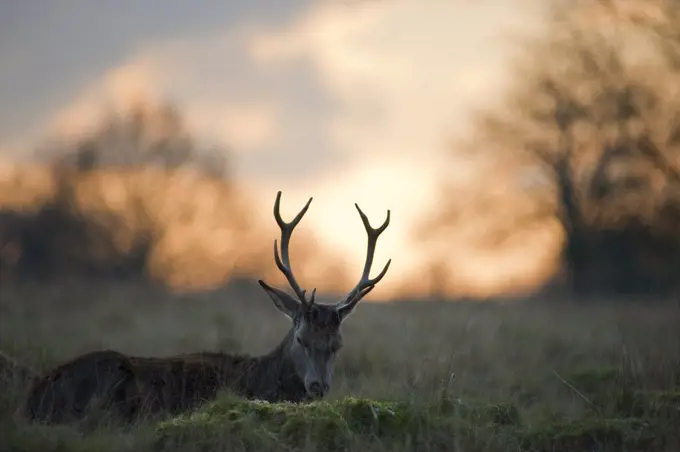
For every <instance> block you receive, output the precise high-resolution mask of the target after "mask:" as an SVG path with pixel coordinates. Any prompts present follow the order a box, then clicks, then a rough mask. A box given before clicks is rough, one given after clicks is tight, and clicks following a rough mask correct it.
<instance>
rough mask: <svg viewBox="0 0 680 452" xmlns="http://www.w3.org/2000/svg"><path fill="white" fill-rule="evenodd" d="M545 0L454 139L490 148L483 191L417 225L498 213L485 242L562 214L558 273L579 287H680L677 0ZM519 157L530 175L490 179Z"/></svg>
mask: <svg viewBox="0 0 680 452" xmlns="http://www.w3.org/2000/svg"><path fill="white" fill-rule="evenodd" d="M552 6H553V8H552V10H551V13H552V14H551V16H550V19H549V26H548V27H547V28H546V29H545V33H544V34H543V35H542V36H539V37H538V38H536V37H534V38H530V39H525V40H523V41H522V45H521V49H522V50H523V53H522V54H521V55H520V58H519V59H518V61H517V65H516V67H515V68H514V70H515V72H514V74H515V78H514V79H513V81H512V83H511V85H510V88H509V90H508V92H507V95H506V96H505V97H504V98H503V99H502V101H501V104H500V105H497V106H494V107H492V108H485V109H482V110H480V111H478V112H476V114H475V117H474V120H473V130H474V136H473V138H472V139H470V140H469V141H466V142H464V143H462V147H463V149H467V150H469V151H470V152H472V153H473V154H474V155H475V156H476V157H478V158H483V159H489V158H491V159H493V161H494V162H495V164H493V165H492V168H491V171H492V172H493V174H494V178H493V179H490V181H485V185H483V186H480V187H477V188H478V189H479V190H481V191H482V192H485V193H484V194H483V195H479V196H477V197H475V198H473V199H472V200H470V199H467V198H464V199H465V200H466V201H470V202H468V203H466V204H463V203H461V202H455V201H454V202H451V203H449V205H448V207H447V209H445V210H444V211H443V212H442V213H441V214H439V215H438V216H437V217H436V218H433V219H431V220H430V221H429V222H428V223H427V224H425V225H424V226H423V229H422V232H423V233H424V232H425V231H427V233H428V234H429V235H430V236H431V237H432V236H433V234H434V236H436V235H438V234H442V233H450V228H451V226H452V225H454V224H455V225H460V224H461V223H462V222H466V221H486V222H487V224H488V223H489V222H492V223H493V227H492V228H491V229H486V230H485V234H484V237H482V238H481V240H482V243H481V245H482V246H486V247H490V248H493V247H496V246H499V244H501V243H503V242H504V241H506V240H509V239H510V238H512V237H514V236H516V235H517V234H518V233H521V232H522V231H525V230H527V229H532V228H535V227H536V226H537V225H544V226H545V225H547V224H549V223H550V222H551V221H555V220H557V221H558V223H559V225H560V227H561V229H562V231H563V233H564V243H563V248H562V256H561V262H562V264H561V267H562V268H561V272H560V273H561V274H560V275H559V276H558V277H557V278H558V279H559V283H558V284H557V285H558V286H562V287H565V286H566V288H567V289H568V290H569V291H571V292H572V293H575V294H586V293H589V292H602V291H604V292H614V293H628V294H631V293H652V292H654V293H668V292H677V291H678V289H679V288H680V2H678V1H664V0H626V1H615V0H610V1H599V2H593V1H587V2H586V1H576V2H574V1H570V2H564V1H554V2H553V4H552ZM457 151H460V149H458V150H457ZM527 168H530V169H531V170H532V172H533V174H534V176H533V181H529V182H527V181H526V178H525V185H527V184H528V185H530V186H531V187H532V188H530V189H528V188H526V187H523V188H521V189H518V187H517V184H515V185H514V186H513V185H512V184H508V185H506V186H505V187H504V188H506V190H505V191H504V190H494V187H493V186H491V185H492V184H493V183H494V181H498V180H506V181H507V180H508V179H512V178H513V177H516V176H517V174H519V171H522V170H526V169H527ZM503 176H504V177H505V178H504V177H503ZM508 191H510V192H511V194H509V193H508ZM499 192H500V193H499ZM509 198H512V202H510V203H509V202H508V199H509ZM457 199H460V198H457ZM508 206H511V207H508ZM560 278H561V279H560Z"/></svg>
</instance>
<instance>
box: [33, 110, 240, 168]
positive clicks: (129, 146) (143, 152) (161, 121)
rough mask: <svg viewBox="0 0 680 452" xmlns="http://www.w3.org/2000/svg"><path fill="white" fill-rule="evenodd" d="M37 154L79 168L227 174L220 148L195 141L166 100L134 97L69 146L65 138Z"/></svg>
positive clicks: (59, 163) (225, 154) (60, 163)
mask: <svg viewBox="0 0 680 452" xmlns="http://www.w3.org/2000/svg"><path fill="white" fill-rule="evenodd" d="M38 155H39V157H41V158H43V159H47V160H49V161H52V162H55V163H57V164H58V165H59V166H61V167H67V168H68V167H71V168H75V169H77V170H79V171H87V170H92V169H96V168H102V167H109V168H110V167H119V168H120V167H140V166H149V165H152V166H156V167H159V168H163V169H168V170H171V169H179V168H194V169H197V170H199V171H201V172H202V173H205V174H207V175H210V176H213V177H218V178H227V177H228V176H229V175H228V172H227V168H228V164H227V163H228V162H227V153H226V152H225V151H224V149H210V148H206V149H203V148H201V147H199V146H198V145H197V143H196V142H195V140H194V139H193V138H192V136H191V134H190V133H189V132H188V130H187V128H186V126H185V124H184V121H183V118H182V116H181V115H180V114H179V112H178V111H177V109H176V108H175V107H174V106H173V105H170V104H160V105H155V104H151V103H148V102H138V103H136V104H134V105H132V106H131V107H130V108H129V109H126V110H124V111H122V112H116V111H109V112H108V113H107V114H105V115H104V117H103V120H102V121H100V122H99V125H98V127H96V128H95V129H94V130H93V131H92V132H90V133H88V134H86V135H84V136H82V137H80V139H79V140H78V142H77V144H76V145H75V146H74V144H73V143H71V142H68V143H66V145H65V146H55V145H54V143H50V144H49V145H48V146H45V147H43V148H41V149H39V150H38Z"/></svg>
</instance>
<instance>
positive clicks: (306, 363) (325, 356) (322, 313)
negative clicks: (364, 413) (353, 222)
mask: <svg viewBox="0 0 680 452" xmlns="http://www.w3.org/2000/svg"><path fill="white" fill-rule="evenodd" d="M280 202H281V192H280V191H279V192H278V193H277V195H276V201H275V203H274V218H275V219H276V223H277V224H278V225H279V228H280V229H281V256H279V250H278V244H277V242H276V240H275V241H274V259H275V261H276V266H277V267H278V268H279V270H280V271H281V272H282V273H283V274H284V276H285V277H286V279H287V280H288V283H289V284H290V287H291V288H292V289H293V291H294V292H295V295H296V297H293V296H291V295H289V294H288V293H286V292H284V291H282V290H280V289H277V288H275V287H271V286H269V285H268V284H267V283H265V282H264V281H262V280H260V281H259V283H260V285H261V286H262V288H263V289H264V290H265V291H266V292H267V294H268V295H269V297H270V298H271V299H272V301H273V302H274V305H275V306H276V307H277V308H278V309H279V311H281V312H282V313H284V314H285V315H286V316H287V317H288V318H289V319H290V320H291V321H292V322H293V327H292V330H291V334H290V335H289V337H290V338H291V339H290V341H289V342H288V343H287V344H286V347H287V348H286V350H285V353H287V356H288V358H289V359H290V360H291V361H292V363H293V367H294V369H295V372H296V374H297V376H298V377H299V378H300V380H301V381H302V382H303V383H304V386H305V390H306V391H307V395H308V397H309V398H312V399H314V398H321V397H323V396H325V395H326V394H328V392H329V391H330V385H331V378H332V374H333V366H334V361H335V356H336V355H337V353H338V350H340V348H341V347H342V332H341V331H340V326H341V324H342V322H343V321H344V320H345V319H346V318H347V317H349V315H350V314H351V313H352V311H353V310H354V308H355V307H356V305H357V304H358V303H359V302H360V301H361V299H362V298H364V297H365V296H366V295H367V294H368V293H369V292H370V291H371V290H373V288H374V287H375V285H376V284H377V283H378V282H380V280H381V279H382V278H383V277H384V276H385V274H386V273H387V269H388V268H389V267H390V263H391V262H392V260H391V259H390V260H389V261H387V264H386V265H385V267H384V268H383V270H382V271H381V272H380V273H379V274H378V276H376V277H375V278H373V279H370V278H369V273H370V271H371V264H372V263H373V254H374V253H375V245H376V242H377V241H378V237H379V236H380V234H381V233H382V232H383V231H384V230H385V229H387V226H388V225H389V223H390V211H389V210H388V211H387V218H386V219H385V222H384V223H383V224H382V226H380V227H379V228H377V229H374V228H372V227H371V225H370V223H369V221H368V218H367V217H366V215H365V214H364V213H363V212H362V211H361V209H360V208H359V206H358V205H357V204H355V206H356V208H357V210H358V211H359V215H360V216H361V221H362V222H363V223H364V227H365V228H366V233H367V234H368V249H367V252H366V264H365V265H364V272H363V274H362V275H361V279H360V280H359V283H358V284H357V285H356V286H355V287H354V288H353V289H352V290H351V291H349V292H348V293H347V295H345V297H343V298H342V299H341V300H340V301H338V302H337V303H335V304H331V305H326V304H318V303H315V302H314V297H315V294H316V289H314V290H312V292H311V294H310V296H309V298H308V297H307V296H306V292H307V291H306V290H304V289H302V288H301V287H300V285H299V284H298V283H297V281H296V280H295V277H294V276H293V271H292V269H291V266H290V258H289V256H288V245H289V243H290V238H291V235H292V233H293V229H295V226H297V224H298V223H299V222H300V220H301V219H302V217H303V216H304V214H305V213H306V212H307V209H308V208H309V205H310V204H311V202H312V198H309V201H307V204H306V205H305V206H304V208H303V209H302V210H301V211H300V212H299V213H298V214H297V216H296V217H295V218H294V219H293V220H292V221H291V222H290V223H286V222H285V221H283V219H282V218H281V213H280V211H279V207H280Z"/></svg>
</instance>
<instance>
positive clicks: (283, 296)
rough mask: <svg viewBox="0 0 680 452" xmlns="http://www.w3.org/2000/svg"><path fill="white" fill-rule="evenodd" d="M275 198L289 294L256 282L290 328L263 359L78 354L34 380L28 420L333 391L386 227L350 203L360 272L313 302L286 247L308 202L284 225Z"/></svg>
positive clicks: (131, 415) (162, 410) (280, 262)
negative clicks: (347, 323)
mask: <svg viewBox="0 0 680 452" xmlns="http://www.w3.org/2000/svg"><path fill="white" fill-rule="evenodd" d="M280 201H281V192H278V193H277V196H276V201H275V203H274V218H275V220H276V222H277V224H278V226H279V228H280V229H281V254H280V255H279V249H278V244H277V241H276V240H275V241H274V259H275V261H276V265H277V267H278V269H279V270H280V271H281V272H282V273H283V275H284V276H285V277H286V279H287V281H288V283H289V285H290V286H291V288H292V289H293V292H294V293H295V296H291V295H289V294H288V293H286V292H284V291H283V290H280V289H277V288H275V287H271V286H269V285H268V284H267V283H265V282H264V281H262V280H260V281H259V284H260V286H262V288H263V289H264V290H265V292H266V293H267V295H269V297H270V298H271V300H272V301H273V303H274V306H276V308H278V310H279V311H281V312H282V313H283V314H284V315H286V316H287V317H288V318H289V319H290V321H291V323H292V325H291V329H290V331H289V332H288V334H286V336H285V337H284V338H283V340H282V341H281V343H280V344H279V345H278V346H276V347H275V348H274V349H273V350H272V351H271V352H269V353H267V354H265V355H263V356H257V357H253V356H244V355H230V354H225V353H219V352H197V353H189V354H182V355H176V356H171V357H156V358H151V357H137V356H128V355H124V354H122V353H118V352H115V351H110V350H108V351H97V352H92V353H89V354H86V355H82V356H80V357H78V358H76V359H74V360H72V361H70V362H68V363H66V364H63V365H62V366H60V367H58V368H56V369H54V370H52V371H51V372H48V373H47V374H46V375H45V376H43V377H42V378H39V379H37V380H36V381H35V383H34V385H33V388H32V390H31V391H30V393H29V397H28V401H27V404H26V407H25V411H26V414H27V415H28V417H29V419H32V420H34V421H41V422H66V421H68V420H71V419H72V420H77V419H82V418H83V417H84V416H85V414H86V412H87V410H88V408H90V405H91V401H94V400H96V401H97V406H99V407H101V408H103V409H104V410H108V411H111V412H113V413H115V414H117V415H119V416H121V417H122V418H124V419H127V420H128V421H132V420H133V419H135V418H136V417H138V416H140V415H142V414H151V415H155V414H176V413H180V412H183V411H187V410H190V409H192V408H195V407H196V406H198V405H199V404H201V403H204V402H207V401H210V400H213V399H214V398H215V397H216V395H217V393H218V391H219V390H221V389H229V390H231V391H232V392H234V393H236V394H238V395H241V396H243V397H246V398H251V399H261V400H266V401H272V402H275V401H292V402H302V401H306V400H312V399H318V398H322V397H324V396H325V395H326V394H328V392H329V391H330V388H331V378H332V373H333V367H334V361H335V357H336V355H337V353H338V351H339V350H340V348H341V347H342V342H343V336H342V332H341V329H340V326H341V324H342V322H343V321H344V320H345V319H346V318H347V317H348V316H349V315H350V314H351V313H352V311H353V310H354V308H355V307H356V306H357V304H358V303H359V301H361V300H362V299H363V298H364V297H365V296H366V295H367V294H368V293H369V292H370V291H371V290H373V288H374V287H375V285H376V284H377V283H378V282H380V280H381V279H382V278H383V277H384V276H385V274H386V273H387V270H388V269H389V266H390V263H391V259H390V260H388V262H387V264H386V265H385V267H384V268H383V270H382V271H381V272H380V273H379V274H378V275H377V276H376V277H375V278H373V279H371V278H370V277H369V274H370V271H371V265H372V263H373V255H374V253H375V247H376V243H377V240H378V237H379V236H380V234H381V233H382V232H383V231H384V230H385V229H386V228H387V226H388V225H389V222H390V211H389V210H388V211H387V218H386V219H385V222H384V223H383V224H382V225H381V226H380V227H379V228H377V229H374V228H373V227H371V225H370V223H369V221H368V218H367V217H366V215H365V214H364V213H363V212H362V211H361V209H360V208H359V206H358V205H356V204H355V206H356V208H357V211H358V212H359V215H360V217H361V221H362V222H363V224H364V227H365V229H366V233H367V235H368V247H367V253H366V262H365V265H364V269H363V274H362V276H361V279H360V280H359V282H358V283H357V285H356V286H355V287H354V288H353V289H352V290H351V291H349V293H347V295H346V296H345V297H343V298H342V299H341V300H340V301H338V302H337V303H335V304H331V305H326V304H318V303H315V301H314V298H315V294H316V289H314V290H313V291H312V292H311V294H310V295H309V297H307V291H306V290H304V289H302V288H301V287H300V285H299V284H298V283H297V281H296V279H295V277H294V276H293V270H292V268H291V265H290V258H289V253H288V247H289V243H290V239H291V235H292V233H293V230H294V229H295V227H296V226H297V224H298V223H299V222H300V220H301V219H302V217H303V216H304V214H305V213H306V212H307V209H308V208H309V205H310V204H311V202H312V198H310V199H309V201H307V204H306V205H305V206H304V208H303V209H302V210H301V211H300V212H299V213H298V214H297V216H295V218H294V219H293V220H292V221H291V222H290V223H287V222H285V221H284V220H283V219H282V218H281V214H280V211H279V210H280Z"/></svg>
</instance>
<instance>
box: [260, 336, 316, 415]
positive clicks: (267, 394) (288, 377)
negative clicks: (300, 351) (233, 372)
mask: <svg viewBox="0 0 680 452" xmlns="http://www.w3.org/2000/svg"><path fill="white" fill-rule="evenodd" d="M293 338H294V336H293V331H292V330H291V331H289V332H288V334H287V335H286V336H285V337H284V338H283V340H282V341H281V343H280V344H279V345H278V346H277V347H276V348H274V349H273V350H272V351H271V352H269V353H267V354H266V355H263V356H260V357H258V358H256V360H257V365H256V366H255V367H256V372H255V374H256V375H252V377H251V378H250V379H249V380H250V381H249V383H250V386H251V387H250V388H249V389H250V390H249V391H248V392H250V393H251V394H252V395H253V396H255V397H257V398H261V399H264V400H268V401H271V402H279V401H290V402H299V401H302V400H305V399H306V398H307V391H306V390H305V385H304V382H303V381H302V379H301V378H300V377H299V376H298V375H297V373H296V372H295V364H294V363H293V360H292V359H291V357H290V355H289V352H288V350H289V349H290V344H291V342H292V341H293Z"/></svg>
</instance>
